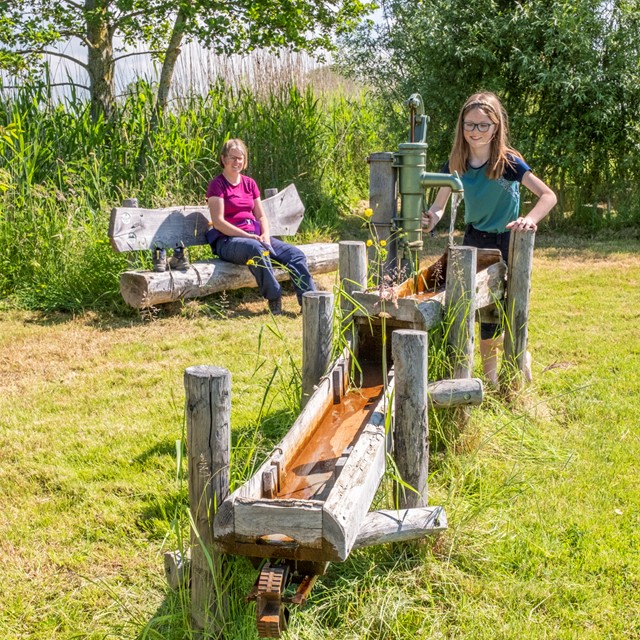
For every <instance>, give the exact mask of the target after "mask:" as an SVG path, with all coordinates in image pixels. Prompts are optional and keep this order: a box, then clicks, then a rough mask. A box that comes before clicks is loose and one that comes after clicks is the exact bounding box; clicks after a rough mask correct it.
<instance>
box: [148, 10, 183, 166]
mask: <svg viewBox="0 0 640 640" xmlns="http://www.w3.org/2000/svg"><path fill="white" fill-rule="evenodd" d="M192 5H193V2H189V3H188V6H189V8H191V6H192ZM188 20H189V13H188V11H187V8H186V5H185V4H181V5H180V9H179V10H178V15H177V16H176V21H175V22H174V23H173V31H172V32H171V38H170V39H169V45H168V46H167V50H166V52H165V56H164V61H163V63H162V70H161V71H160V81H159V83H158V93H157V94H156V103H155V106H154V109H153V114H152V115H151V122H150V123H149V129H148V130H147V131H146V133H145V135H144V138H143V139H142V144H141V146H140V153H139V154H138V166H137V171H138V177H142V176H144V174H145V172H146V170H147V156H148V154H149V151H150V150H151V144H152V142H151V141H152V139H153V136H154V135H155V133H156V131H157V130H158V124H159V122H160V120H162V117H163V116H164V113H165V111H166V110H167V105H168V104H169V93H170V92H171V83H172V81H173V72H174V71H175V68H176V63H177V62H178V57H179V56H180V53H181V52H182V50H181V48H180V47H181V46H182V40H183V38H184V30H185V25H186V23H187V21H188Z"/></svg>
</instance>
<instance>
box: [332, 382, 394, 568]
mask: <svg viewBox="0 0 640 640" xmlns="http://www.w3.org/2000/svg"><path fill="white" fill-rule="evenodd" d="M393 385H394V382H393V374H392V373H391V374H390V375H389V383H388V386H387V393H386V394H385V396H383V397H382V398H381V399H380V402H379V403H378V404H377V406H376V408H375V409H374V411H373V412H372V414H371V416H370V417H369V418H368V420H367V424H366V426H365V427H364V429H363V430H362V432H361V434H360V436H359V438H358V440H357V441H356V443H355V444H354V446H353V450H352V451H351V454H350V455H349V457H348V458H347V461H346V463H345V465H344V467H343V469H342V472H341V473H340V476H339V477H338V478H337V480H336V482H335V484H334V486H333V487H332V489H331V491H330V493H329V496H328V497H327V500H326V501H325V504H324V512H323V513H324V517H323V538H324V542H325V545H326V547H327V549H330V550H331V553H332V554H335V556H337V558H339V559H340V560H345V559H346V558H347V556H348V555H349V553H350V551H351V548H352V547H353V544H354V542H355V540H356V538H357V536H358V532H359V531H360V527H361V525H362V521H363V520H364V518H365V516H366V514H367V512H368V511H369V507H370V506H371V502H372V501H373V498H374V496H375V493H376V491H377V489H378V485H379V484H380V479H381V478H382V475H383V474H384V469H385V456H386V437H385V416H386V413H387V410H388V403H389V400H388V397H390V394H392V392H393ZM327 559H332V558H327Z"/></svg>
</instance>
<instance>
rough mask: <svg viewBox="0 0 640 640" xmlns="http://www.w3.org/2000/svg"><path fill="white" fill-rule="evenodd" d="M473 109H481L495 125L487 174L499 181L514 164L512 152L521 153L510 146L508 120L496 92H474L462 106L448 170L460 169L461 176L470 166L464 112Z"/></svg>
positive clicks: (458, 170)
mask: <svg viewBox="0 0 640 640" xmlns="http://www.w3.org/2000/svg"><path fill="white" fill-rule="evenodd" d="M473 109H480V110H481V111H482V112H483V113H484V114H485V115H486V116H487V118H489V120H491V122H493V124H495V125H496V126H495V131H494V133H493V137H492V138H491V152H490V155H489V161H488V162H487V169H486V174H487V177H488V178H490V179H492V180H496V179H497V178H499V177H500V176H502V174H503V173H504V170H505V168H506V166H507V165H510V164H511V163H510V161H509V157H508V156H509V155H511V156H516V157H518V158H522V156H521V155H520V154H519V153H518V152H517V151H516V150H515V149H513V148H512V147H510V146H509V119H508V117H507V112H506V111H505V110H504V107H503V106H502V103H501V102H500V98H498V96H497V95H495V93H489V92H481V93H474V94H473V95H472V96H470V97H469V98H468V99H467V101H466V102H465V103H464V105H462V109H460V115H459V116H458V124H457V126H456V137H455V139H454V141H453V148H452V149H451V155H450V156H449V171H451V172H453V171H457V172H458V173H459V174H460V175H462V174H463V173H464V172H465V171H466V170H467V168H468V167H467V163H468V161H469V145H468V144H467V141H466V140H465V139H464V128H463V125H464V117H465V115H466V114H467V113H469V111H472V110H473Z"/></svg>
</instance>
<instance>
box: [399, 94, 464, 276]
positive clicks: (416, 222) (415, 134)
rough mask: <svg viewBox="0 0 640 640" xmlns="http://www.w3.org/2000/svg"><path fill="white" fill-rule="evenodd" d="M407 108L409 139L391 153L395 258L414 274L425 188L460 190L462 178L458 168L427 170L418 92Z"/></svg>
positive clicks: (425, 121)
mask: <svg viewBox="0 0 640 640" xmlns="http://www.w3.org/2000/svg"><path fill="white" fill-rule="evenodd" d="M405 106H407V107H408V108H409V113H410V128H409V141H408V142H404V143H401V144H400V145H398V151H397V152H395V153H394V154H393V166H394V167H396V169H397V179H398V193H399V195H400V213H399V215H398V216H397V217H396V218H395V220H394V221H395V223H396V228H397V229H398V240H397V260H398V263H399V264H400V265H401V266H402V267H403V269H404V270H405V272H406V273H405V277H408V276H411V275H414V274H415V273H416V272H417V271H418V269H419V264H418V261H419V256H420V251H421V250H422V247H423V242H422V212H423V211H424V210H425V191H426V189H429V188H431V187H449V188H450V189H451V190H452V191H454V192H462V181H461V180H460V177H459V176H458V173H457V172H454V173H453V174H449V173H429V172H427V171H426V170H425V169H426V166H427V148H428V146H429V145H428V144H427V142H426V140H427V124H428V122H429V118H428V116H426V115H425V113H424V103H423V102H422V97H421V96H420V94H418V93H414V94H412V95H411V96H410V97H409V98H408V100H406V101H405Z"/></svg>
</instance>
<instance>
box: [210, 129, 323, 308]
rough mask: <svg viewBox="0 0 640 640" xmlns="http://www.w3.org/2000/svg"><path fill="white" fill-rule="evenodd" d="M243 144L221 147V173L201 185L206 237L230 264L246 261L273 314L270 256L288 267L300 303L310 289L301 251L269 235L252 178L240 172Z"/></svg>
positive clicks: (277, 297) (276, 295)
mask: <svg viewBox="0 0 640 640" xmlns="http://www.w3.org/2000/svg"><path fill="white" fill-rule="evenodd" d="M247 158H248V151H247V147H246V145H245V144H244V142H242V140H239V139H237V138H235V139H232V140H228V141H227V142H226V143H225V144H224V146H223V147H222V152H221V154H220V166H221V167H222V173H221V174H220V175H218V176H217V177H216V178H214V179H213V180H212V181H211V182H210V183H209V187H208V189H207V202H208V204H209V213H210V214H211V222H210V224H209V227H210V229H209V231H208V232H207V241H208V242H209V244H210V245H211V249H212V251H213V253H215V254H216V255H217V256H219V257H220V258H221V259H222V260H226V261H228V262H233V263H234V264H246V265H248V266H249V270H250V271H251V273H252V274H253V276H254V277H255V279H256V282H257V283H258V288H259V289H260V293H261V294H262V295H263V296H264V297H265V298H266V299H267V301H268V303H269V310H270V311H271V313H273V314H274V315H279V314H281V313H282V288H281V287H280V283H279V282H278V281H277V280H276V277H275V274H274V272H273V265H272V260H273V261H274V262H276V264H277V266H283V267H284V268H286V269H287V271H288V272H289V275H290V277H291V281H292V283H293V287H294V289H295V291H296V296H297V297H298V302H299V303H300V305H302V294H303V293H304V292H305V291H315V290H316V287H315V284H314V282H313V278H312V277H311V274H310V273H309V268H308V266H307V259H306V256H305V255H304V253H302V251H300V249H298V248H297V247H294V246H292V245H290V244H287V243H286V242H282V240H278V239H277V238H272V237H271V235H270V233H269V220H268V219H267V216H266V215H265V212H264V209H263V208H262V202H261V201H260V191H259V189H258V186H257V185H256V183H255V180H253V179H252V178H249V177H248V176H245V175H243V173H242V171H243V170H244V169H245V168H246V166H247Z"/></svg>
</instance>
